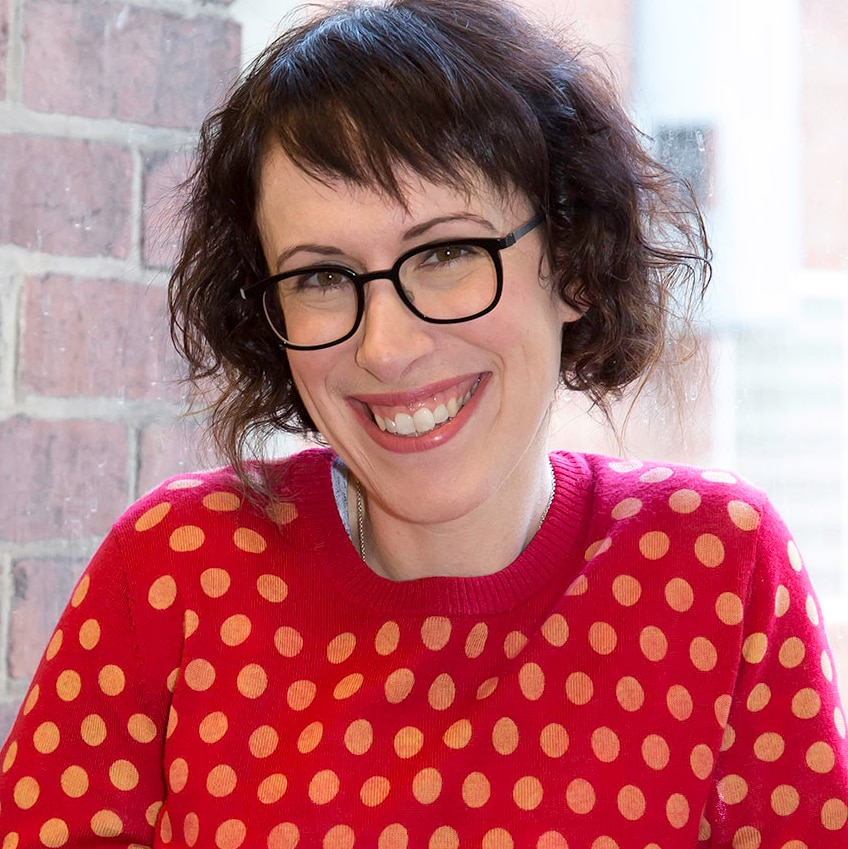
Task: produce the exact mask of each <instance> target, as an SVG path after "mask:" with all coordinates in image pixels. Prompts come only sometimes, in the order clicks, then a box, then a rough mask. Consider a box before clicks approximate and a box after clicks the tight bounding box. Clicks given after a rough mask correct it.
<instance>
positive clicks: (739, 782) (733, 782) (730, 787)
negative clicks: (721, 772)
mask: <svg viewBox="0 0 848 849" xmlns="http://www.w3.org/2000/svg"><path fill="white" fill-rule="evenodd" d="M716 787H717V790H718V797H719V799H721V801H722V802H724V803H725V804H727V805H738V804H739V803H740V802H741V801H743V800H744V799H745V797H746V796H747V795H748V782H747V781H745V779H744V778H742V776H741V775H725V776H724V778H721V779H719V782H718V784H717V786H716Z"/></svg>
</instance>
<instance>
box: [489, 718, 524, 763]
mask: <svg viewBox="0 0 848 849" xmlns="http://www.w3.org/2000/svg"><path fill="white" fill-rule="evenodd" d="M492 745H493V746H494V747H495V751H496V752H498V754H501V755H511V754H512V753H513V752H514V751H515V750H516V749H517V748H518V726H517V725H516V724H515V722H514V721H513V720H512V719H510V718H509V717H508V716H502V717H501V718H500V719H499V720H498V721H497V722H496V723H495V724H494V726H493V728H492Z"/></svg>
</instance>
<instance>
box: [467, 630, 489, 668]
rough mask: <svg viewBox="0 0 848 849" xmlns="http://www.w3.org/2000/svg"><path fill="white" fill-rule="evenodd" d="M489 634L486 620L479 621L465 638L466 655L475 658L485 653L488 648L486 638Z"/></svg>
mask: <svg viewBox="0 0 848 849" xmlns="http://www.w3.org/2000/svg"><path fill="white" fill-rule="evenodd" d="M488 636H489V626H488V625H487V624H486V623H485V622H478V623H477V624H476V625H475V626H474V627H473V628H472V629H471V630H470V631H469V632H468V636H467V637H466V638H465V655H466V657H470V658H472V659H473V658H475V657H480V655H481V654H483V650H484V649H485V648H486V640H487V639H488Z"/></svg>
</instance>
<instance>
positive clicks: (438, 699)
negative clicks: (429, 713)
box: [427, 672, 456, 710]
mask: <svg viewBox="0 0 848 849" xmlns="http://www.w3.org/2000/svg"><path fill="white" fill-rule="evenodd" d="M455 697H456V686H455V685H454V683H453V678H451V677H450V675H448V674H447V672H443V673H442V674H441V675H439V676H437V677H436V679H435V680H434V681H433V683H432V684H431V685H430V689H429V691H428V693H427V701H428V702H429V703H430V707H431V708H433V710H447V709H448V708H449V707H450V706H451V705H452V704H453V700H454V698H455Z"/></svg>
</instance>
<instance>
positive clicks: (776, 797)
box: [771, 784, 801, 817]
mask: <svg viewBox="0 0 848 849" xmlns="http://www.w3.org/2000/svg"><path fill="white" fill-rule="evenodd" d="M800 804H801V797H800V796H799V795H798V791H797V790H796V789H795V788H794V787H793V786H792V785H791V784H780V785H779V786H777V787H775V788H774V790H772V792H771V809H772V810H773V811H774V812H775V813H776V814H777V815H778V816H779V817H788V816H789V815H790V814H794V813H795V811H797V810H798V805H800Z"/></svg>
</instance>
